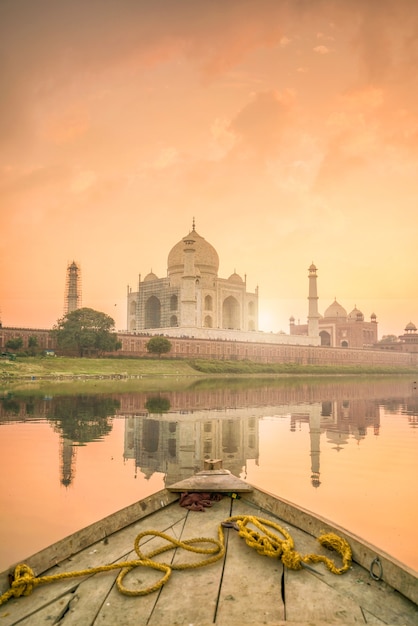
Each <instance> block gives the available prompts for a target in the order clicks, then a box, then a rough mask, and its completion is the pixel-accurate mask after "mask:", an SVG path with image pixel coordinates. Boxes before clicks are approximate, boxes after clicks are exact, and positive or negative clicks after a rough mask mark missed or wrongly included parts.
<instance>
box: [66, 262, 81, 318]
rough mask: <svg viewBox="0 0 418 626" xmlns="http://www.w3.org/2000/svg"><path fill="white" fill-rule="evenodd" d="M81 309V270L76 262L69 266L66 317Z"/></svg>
mask: <svg viewBox="0 0 418 626" xmlns="http://www.w3.org/2000/svg"><path fill="white" fill-rule="evenodd" d="M80 307H81V269H80V266H79V265H77V263H76V262H75V261H73V262H72V263H69V264H68V266H67V278H66V281H65V301H64V315H67V313H71V312H72V311H75V310H76V309H79V308H80Z"/></svg>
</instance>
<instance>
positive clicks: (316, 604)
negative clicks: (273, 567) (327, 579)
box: [285, 569, 365, 624]
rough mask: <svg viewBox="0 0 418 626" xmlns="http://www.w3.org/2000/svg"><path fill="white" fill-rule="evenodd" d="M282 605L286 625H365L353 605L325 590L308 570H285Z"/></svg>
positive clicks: (345, 598) (358, 610) (333, 590)
mask: <svg viewBox="0 0 418 626" xmlns="http://www.w3.org/2000/svg"><path fill="white" fill-rule="evenodd" d="M285 604H286V619H287V620H288V621H289V622H294V621H296V622H297V621H299V622H308V623H309V622H310V621H315V620H316V621H318V622H321V621H322V622H325V623H327V622H328V623H332V624H352V623H365V620H364V617H363V613H362V611H361V609H360V607H359V605H358V603H357V602H355V601H353V600H352V599H351V598H347V597H346V596H344V595H343V594H340V593H338V591H336V590H335V589H333V588H332V587H326V585H325V584H324V583H323V582H322V581H320V580H319V579H318V578H317V577H316V576H314V575H312V574H311V573H310V572H309V571H308V570H302V571H294V570H289V569H286V571H285Z"/></svg>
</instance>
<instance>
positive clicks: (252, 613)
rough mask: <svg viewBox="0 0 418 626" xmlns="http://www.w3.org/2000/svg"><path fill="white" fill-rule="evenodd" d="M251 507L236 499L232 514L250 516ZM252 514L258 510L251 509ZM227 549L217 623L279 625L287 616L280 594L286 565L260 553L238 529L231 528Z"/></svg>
mask: <svg viewBox="0 0 418 626" xmlns="http://www.w3.org/2000/svg"><path fill="white" fill-rule="evenodd" d="M248 513H249V511H248V506H246V505H245V503H242V502H241V501H240V500H234V502H233V509H232V515H244V514H247V515H248ZM250 514H251V515H258V511H256V510H251V511H250ZM228 533H229V537H228V548H227V558H226V562H225V568H224V575H223V580H222V589H221V593H220V596H219V605H218V612H217V617H216V624H219V626H228V625H229V624H234V623H236V624H240V625H241V624H242V623H244V622H246V621H249V620H250V618H251V620H254V621H255V622H260V623H262V624H270V623H274V624H277V622H278V620H283V619H284V617H285V613H284V604H283V600H282V596H281V584H282V575H283V565H282V563H281V561H280V560H279V559H274V558H269V557H267V556H261V555H260V554H258V553H257V551H256V550H255V549H253V548H250V547H248V546H247V545H246V543H245V540H244V539H242V538H241V537H240V536H239V535H238V533H237V531H236V530H233V529H231V530H228Z"/></svg>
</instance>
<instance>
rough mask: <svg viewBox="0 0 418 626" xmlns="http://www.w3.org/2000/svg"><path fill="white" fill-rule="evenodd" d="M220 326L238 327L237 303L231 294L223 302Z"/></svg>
mask: <svg viewBox="0 0 418 626" xmlns="http://www.w3.org/2000/svg"><path fill="white" fill-rule="evenodd" d="M222 328H229V329H234V330H239V329H240V315H239V304H238V302H237V300H236V298H234V297H233V296H228V298H226V299H225V300H224V302H223V305H222Z"/></svg>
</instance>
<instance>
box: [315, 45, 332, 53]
mask: <svg viewBox="0 0 418 626" xmlns="http://www.w3.org/2000/svg"><path fill="white" fill-rule="evenodd" d="M313 51H314V52H317V53H318V54H329V51H330V50H329V48H327V46H324V45H320V46H315V48H314V49H313Z"/></svg>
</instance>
